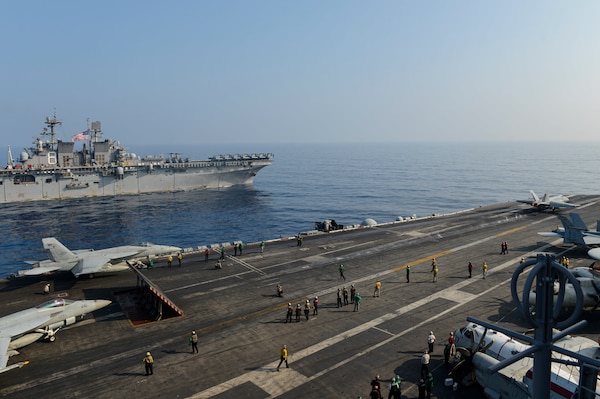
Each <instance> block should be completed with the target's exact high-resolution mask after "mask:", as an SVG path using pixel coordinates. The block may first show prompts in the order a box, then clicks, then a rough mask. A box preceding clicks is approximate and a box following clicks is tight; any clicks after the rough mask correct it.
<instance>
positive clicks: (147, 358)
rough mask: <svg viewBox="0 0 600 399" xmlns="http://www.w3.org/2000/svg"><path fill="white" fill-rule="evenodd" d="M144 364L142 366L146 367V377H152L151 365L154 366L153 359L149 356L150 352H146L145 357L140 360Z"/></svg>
mask: <svg viewBox="0 0 600 399" xmlns="http://www.w3.org/2000/svg"><path fill="white" fill-rule="evenodd" d="M142 361H143V362H144V366H145V367H146V375H152V374H154V372H153V371H152V365H153V364H154V358H153V357H152V355H151V354H150V352H146V356H145V357H144V358H143V359H142Z"/></svg>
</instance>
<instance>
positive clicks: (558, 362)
mask: <svg viewBox="0 0 600 399" xmlns="http://www.w3.org/2000/svg"><path fill="white" fill-rule="evenodd" d="M559 333H560V331H558V330H554V334H555V336H556V334H559ZM454 337H455V346H456V351H457V353H460V358H461V360H460V361H458V362H457V363H456V365H455V366H454V368H453V369H452V371H451V372H450V375H451V376H452V378H453V379H454V380H455V381H458V382H461V383H462V384H463V385H469V384H472V383H475V382H476V383H478V384H479V385H481V386H482V387H483V388H484V394H485V396H486V397H488V398H511V399H530V398H532V397H535V396H534V395H533V392H532V389H533V373H534V369H533V359H532V358H530V357H525V358H523V359H521V360H520V361H518V362H515V363H512V364H508V365H507V366H506V367H504V368H502V369H501V370H500V371H499V372H496V373H489V372H487V369H488V368H489V367H492V366H495V365H497V364H498V363H500V362H501V361H503V360H506V359H509V358H511V357H513V356H515V355H518V354H520V353H522V352H525V351H527V350H529V348H530V346H529V345H527V344H524V343H521V342H519V341H517V340H515V339H513V338H511V337H509V336H508V335H506V334H503V333H502V332H499V331H495V330H492V329H488V328H485V327H483V326H480V325H476V324H474V323H472V322H470V323H468V324H467V325H466V326H465V327H462V328H460V329H458V330H456V332H455V333H454ZM554 345H555V346H556V347H558V348H559V349H558V350H561V352H560V353H557V352H553V356H552V357H553V359H552V363H551V371H550V381H549V382H548V383H549V384H550V397H549V399H566V398H575V397H598V395H600V384H599V383H598V382H600V381H599V380H598V376H597V373H591V378H592V381H591V383H590V384H589V385H592V386H593V387H591V388H588V387H587V386H585V387H584V384H582V380H583V379H584V378H585V377H584V373H581V369H580V367H578V362H577V359H574V358H571V357H569V356H567V355H565V354H564V352H563V350H564V351H570V352H572V353H573V354H575V355H577V356H585V357H587V358H591V359H597V357H598V356H599V355H600V347H599V346H598V344H597V343H596V342H595V341H593V340H591V339H589V338H585V337H577V336H571V335H565V336H564V337H562V338H560V339H558V340H557V341H556V342H554ZM594 374H596V375H595V377H594ZM588 382H589V381H588ZM586 385H587V383H586ZM584 392H585V393H584ZM594 394H595V395H596V396H594ZM578 395H587V396H578ZM590 395H591V396H590Z"/></svg>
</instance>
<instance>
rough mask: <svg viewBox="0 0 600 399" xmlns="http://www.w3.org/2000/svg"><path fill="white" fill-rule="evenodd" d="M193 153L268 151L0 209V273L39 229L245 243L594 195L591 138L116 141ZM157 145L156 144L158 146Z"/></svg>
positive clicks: (599, 147) (79, 235) (124, 240)
mask: <svg viewBox="0 0 600 399" xmlns="http://www.w3.org/2000/svg"><path fill="white" fill-rule="evenodd" d="M128 149H129V150H130V151H132V152H136V153H138V154H139V155H146V154H158V153H161V152H165V150H166V152H180V153H182V155H183V156H185V157H190V158H193V159H205V158H206V157H207V156H209V155H213V154H219V153H231V152H238V153H241V152H273V153H274V154H275V162H274V163H273V165H271V166H269V167H267V168H265V169H263V170H262V171H261V172H259V173H258V175H257V177H256V179H255V182H254V185H253V186H250V187H234V188H230V189H221V190H201V191H192V192H179V193H160V194H149V195H140V196H121V197H109V198H86V199H76V200H64V201H44V202H30V203H20V204H2V205H0V214H1V215H2V231H3V239H2V241H1V242H0V277H4V276H7V275H8V274H10V273H15V272H17V270H19V269H24V268H28V265H27V264H26V263H25V262H24V261H28V260H29V261H35V260H41V259H46V254H45V252H44V250H43V248H42V243H41V239H42V238H43V237H49V236H54V237H57V238H58V239H59V240H60V241H62V242H63V243H64V244H65V245H67V246H68V247H69V248H72V249H83V248H94V249H101V248H106V247H110V246H118V245H126V244H133V243H138V242H145V241H149V242H154V243H157V244H169V245H178V246H181V247H184V248H185V247H196V246H199V245H207V244H215V243H222V242H233V241H236V240H242V241H244V242H257V241H260V240H269V239H274V238H280V237H289V236H293V235H295V234H297V233H298V232H301V231H307V230H311V229H313V227H314V222H316V221H322V220H324V219H335V220H336V221H337V222H338V223H340V224H344V225H352V224H359V223H361V222H362V221H363V220H365V219H366V218H372V219H375V220H376V221H377V222H379V223H382V222H390V221H394V220H396V218H397V217H398V216H403V217H406V216H411V215H417V216H427V215H431V214H434V213H435V214H439V213H448V212H455V211H460V210H464V209H469V208H474V207H478V206H481V205H489V204H493V203H498V202H506V201H513V200H515V199H525V198H528V197H529V190H531V189H533V190H534V191H536V192H537V193H538V194H539V195H543V194H544V192H550V193H552V194H565V195H570V194H598V193H600V187H599V184H598V176H597V171H598V170H600V157H599V156H598V154H599V152H600V143H552V142H540V143H471V144H466V143H385V144H374V143H361V144H349V143H345V144H339V143H338V144H293V145H291V144H289V145H284V144H272V145H259V144H242V145H238V144H236V145H235V146H232V145H226V144H223V145H219V146H201V145H191V146H181V148H172V149H171V148H167V149H165V148H161V147H158V146H138V147H136V148H135V150H133V148H128ZM161 150H162V151H161Z"/></svg>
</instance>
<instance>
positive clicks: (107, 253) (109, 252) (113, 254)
mask: <svg viewBox="0 0 600 399" xmlns="http://www.w3.org/2000/svg"><path fill="white" fill-rule="evenodd" d="M140 252H141V251H140V250H139V249H129V250H116V249H113V248H107V249H101V250H99V251H96V254H99V255H102V256H103V257H104V259H106V260H123V259H127V258H131V257H132V256H135V255H137V254H139V253H140ZM105 263H106V262H105Z"/></svg>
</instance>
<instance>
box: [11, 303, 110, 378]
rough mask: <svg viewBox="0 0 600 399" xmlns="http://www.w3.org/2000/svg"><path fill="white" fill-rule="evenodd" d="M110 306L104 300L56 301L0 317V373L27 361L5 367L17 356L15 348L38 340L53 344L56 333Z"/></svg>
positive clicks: (19, 366) (22, 364) (18, 366)
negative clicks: (87, 315) (10, 359)
mask: <svg viewBox="0 0 600 399" xmlns="http://www.w3.org/2000/svg"><path fill="white" fill-rule="evenodd" d="M110 304H111V301H108V300H104V299H95V300H79V301H75V300H71V299H63V298H56V299H52V300H50V301H47V302H44V303H42V304H41V305H38V306H36V307H34V308H29V309H25V310H21V311H20V312H16V313H13V314H10V315H8V316H4V317H0V373H3V372H5V371H8V370H12V369H15V368H21V367H23V366H24V365H26V364H28V363H29V362H28V361H23V362H18V363H15V364H12V365H10V366H7V363H8V358H9V357H10V356H14V355H18V354H19V352H18V351H17V349H20V348H22V347H24V346H27V345H29V344H32V343H34V342H36V341H38V340H40V339H45V340H48V341H51V342H53V341H54V340H55V339H56V337H55V334H56V333H57V332H58V331H59V330H60V329H61V328H63V327H65V326H69V325H71V324H74V323H76V322H77V321H79V320H82V319H83V317H84V316H85V314H87V313H91V312H93V311H96V310H98V309H102V308H104V307H106V306H108V305H110Z"/></svg>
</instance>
